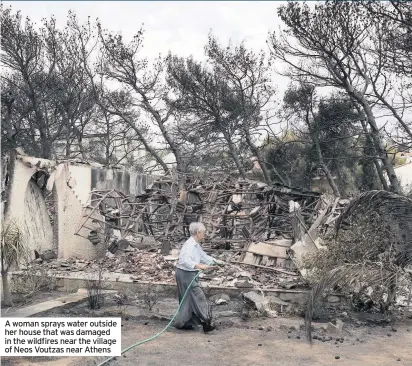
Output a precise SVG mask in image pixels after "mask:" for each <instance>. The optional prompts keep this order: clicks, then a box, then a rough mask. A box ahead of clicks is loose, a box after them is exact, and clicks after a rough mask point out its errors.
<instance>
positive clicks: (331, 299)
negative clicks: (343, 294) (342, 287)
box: [328, 295, 340, 304]
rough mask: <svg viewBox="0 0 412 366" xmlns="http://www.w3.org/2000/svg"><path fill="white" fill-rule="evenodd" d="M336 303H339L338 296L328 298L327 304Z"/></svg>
mask: <svg viewBox="0 0 412 366" xmlns="http://www.w3.org/2000/svg"><path fill="white" fill-rule="evenodd" d="M337 302H340V297H339V296H335V295H330V296H328V303H330V304H336V303H337Z"/></svg>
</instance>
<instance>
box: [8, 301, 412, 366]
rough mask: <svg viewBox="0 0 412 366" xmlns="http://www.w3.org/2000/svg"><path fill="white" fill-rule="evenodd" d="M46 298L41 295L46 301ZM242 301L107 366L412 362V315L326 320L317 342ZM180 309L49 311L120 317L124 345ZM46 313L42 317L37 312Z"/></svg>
mask: <svg viewBox="0 0 412 366" xmlns="http://www.w3.org/2000/svg"><path fill="white" fill-rule="evenodd" d="M43 299H44V298H43ZM240 305H241V304H240V302H237V301H236V300H235V301H231V303H230V304H228V305H219V306H216V307H214V317H215V319H216V323H217V325H218V328H217V330H215V331H213V332H211V333H209V334H204V333H203V332H202V331H201V330H195V331H181V330H176V329H174V328H169V329H168V330H166V332H164V333H163V334H162V335H160V336H159V337H158V338H156V339H155V340H154V341H152V342H149V343H146V344H144V345H141V346H138V347H136V348H133V349H131V350H129V351H128V352H126V353H125V354H124V355H123V356H121V357H117V358H116V360H112V361H110V362H109V363H107V365H110V366H115V365H116V366H118V365H121V366H135V365H139V366H141V365H142V366H146V365H147V366H164V365H168V366H181V365H185V366H191V365H193V366H199V365H202V366H203V365H205V366H214V365H221V366H226V365H231V366H236V365H239V366H240V365H241V366H249V365H250V366H252V365H253V366H254V365H261V366H269V365H284V366H292V365H293V366H296V365H302V366H309V365H325V366H330V365H335V364H336V365H347V366H357V365H371V366H392V365H403V366H412V319H411V318H409V317H407V316H403V317H402V318H399V317H398V320H397V321H395V322H390V321H389V320H388V319H386V318H385V317H382V316H379V315H374V316H371V315H370V314H369V315H368V314H366V315H365V314H364V313H361V314H349V317H350V318H351V319H353V317H357V319H358V320H356V319H355V320H350V321H349V320H347V321H345V324H344V328H343V332H342V333H341V334H338V335H337V334H330V333H328V332H327V331H326V330H325V329H326V323H314V332H313V335H314V338H316V339H314V341H313V344H312V345H309V344H308V342H307V341H306V338H305V332H304V330H303V328H304V327H303V323H304V322H303V319H302V318H284V317H278V318H262V317H259V318H256V317H254V316H255V315H256V314H254V313H253V312H249V316H250V317H249V318H248V319H245V317H243V318H241V316H240V314H241V312H239V313H238V311H239V310H240V308H239V306H240ZM176 308H177V301H176V300H175V299H168V298H165V299H158V301H157V302H156V304H155V305H154V306H153V308H152V310H149V309H148V306H147V304H145V302H144V299H140V300H138V302H137V303H136V301H133V302H131V304H130V305H129V306H128V307H125V305H121V306H119V305H118V304H116V301H115V300H114V299H113V298H108V299H107V301H106V303H105V305H104V306H103V308H102V309H100V310H96V311H91V310H89V309H88V308H87V304H86V303H84V304H79V305H76V306H73V307H71V308H63V309H56V310H54V311H52V312H49V313H47V316H51V317H55V316H66V317H71V316H74V317H79V316H122V349H125V348H126V347H128V346H130V345H132V344H133V343H135V342H137V341H139V340H143V339H146V338H148V337H150V336H152V335H153V334H156V333H158V332H159V331H160V330H161V329H163V327H165V326H166V324H167V319H168V318H169V317H170V315H171V314H173V312H174V311H175V309H176ZM42 316H44V315H42ZM104 360H105V358H103V357H63V358H52V357H32V358H21V357H19V358H5V357H3V358H2V365H4V366H8V365H16V366H21V365H31V366H77V365H79V366H92V365H98V364H99V363H101V362H102V361H104Z"/></svg>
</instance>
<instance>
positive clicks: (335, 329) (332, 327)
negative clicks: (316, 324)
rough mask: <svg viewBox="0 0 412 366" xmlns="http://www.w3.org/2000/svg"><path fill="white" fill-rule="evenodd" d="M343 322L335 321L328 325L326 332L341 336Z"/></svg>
mask: <svg viewBox="0 0 412 366" xmlns="http://www.w3.org/2000/svg"><path fill="white" fill-rule="evenodd" d="M343 325H344V323H343V321H342V320H340V319H335V320H334V321H332V322H330V323H328V326H327V331H328V332H329V333H331V334H341V333H342V330H343Z"/></svg>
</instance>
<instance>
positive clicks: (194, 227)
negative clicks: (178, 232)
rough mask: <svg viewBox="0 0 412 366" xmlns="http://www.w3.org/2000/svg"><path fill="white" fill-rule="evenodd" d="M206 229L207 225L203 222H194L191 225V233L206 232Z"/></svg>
mask: <svg viewBox="0 0 412 366" xmlns="http://www.w3.org/2000/svg"><path fill="white" fill-rule="evenodd" d="M205 231H206V228H205V225H203V224H202V223H201V222H192V223H191V224H190V225H189V232H190V235H192V236H193V235H196V234H197V233H204V232H205Z"/></svg>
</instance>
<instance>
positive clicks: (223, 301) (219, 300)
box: [210, 294, 230, 305]
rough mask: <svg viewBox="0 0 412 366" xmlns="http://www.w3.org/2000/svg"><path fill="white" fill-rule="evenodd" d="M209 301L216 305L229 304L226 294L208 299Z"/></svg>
mask: <svg viewBox="0 0 412 366" xmlns="http://www.w3.org/2000/svg"><path fill="white" fill-rule="evenodd" d="M210 301H212V302H213V303H215V304H216V305H222V304H228V303H229V302H230V297H229V295H227V294H218V295H214V296H212V297H210Z"/></svg>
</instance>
